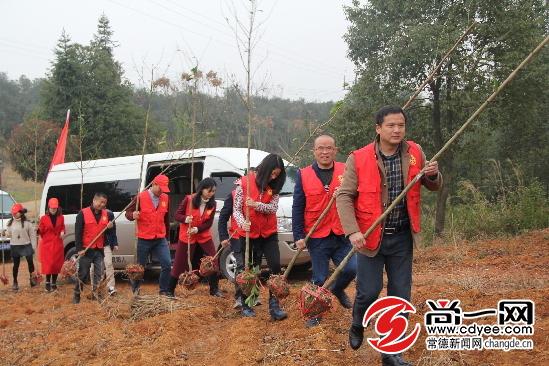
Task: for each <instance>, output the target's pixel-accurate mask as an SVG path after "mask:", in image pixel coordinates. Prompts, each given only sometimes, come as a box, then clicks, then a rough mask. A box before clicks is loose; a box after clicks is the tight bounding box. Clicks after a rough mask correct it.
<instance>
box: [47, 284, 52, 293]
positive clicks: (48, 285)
mask: <svg viewBox="0 0 549 366" xmlns="http://www.w3.org/2000/svg"><path fill="white" fill-rule="evenodd" d="M46 292H51V283H49V282H46Z"/></svg>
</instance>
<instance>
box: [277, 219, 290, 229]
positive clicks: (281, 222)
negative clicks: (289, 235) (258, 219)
mask: <svg viewBox="0 0 549 366" xmlns="http://www.w3.org/2000/svg"><path fill="white" fill-rule="evenodd" d="M276 220H277V223H278V231H288V232H292V219H291V218H290V217H277V218H276Z"/></svg>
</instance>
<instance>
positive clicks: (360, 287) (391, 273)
mask: <svg viewBox="0 0 549 366" xmlns="http://www.w3.org/2000/svg"><path fill="white" fill-rule="evenodd" d="M412 259H413V240H412V233H411V232H410V230H405V231H402V232H400V233H397V234H393V235H383V239H382V241H381V246H380V248H379V252H378V253H377V254H376V255H375V256H374V257H368V256H366V255H364V254H360V253H358V254H357V264H358V271H357V275H356V297H355V303H354V306H353V325H354V326H357V327H362V319H363V318H364V314H365V313H366V310H367V309H368V308H369V307H370V305H372V303H373V302H374V301H376V300H377V298H378V296H379V293H380V292H381V289H382V288H383V268H385V271H386V272H387V296H397V297H400V298H402V299H405V300H408V301H409V300H410V294H411V290H412ZM404 315H407V314H404Z"/></svg>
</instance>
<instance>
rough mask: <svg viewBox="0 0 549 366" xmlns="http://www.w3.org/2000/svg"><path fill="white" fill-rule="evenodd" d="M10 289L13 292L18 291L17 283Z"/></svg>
mask: <svg viewBox="0 0 549 366" xmlns="http://www.w3.org/2000/svg"><path fill="white" fill-rule="evenodd" d="M11 289H12V290H13V291H19V284H18V283H17V282H14V283H13V285H12V286H11Z"/></svg>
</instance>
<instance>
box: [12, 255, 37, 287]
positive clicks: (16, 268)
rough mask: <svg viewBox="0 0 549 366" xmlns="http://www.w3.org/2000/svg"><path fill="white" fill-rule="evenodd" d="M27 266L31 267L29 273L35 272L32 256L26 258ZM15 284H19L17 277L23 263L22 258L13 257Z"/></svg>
mask: <svg viewBox="0 0 549 366" xmlns="http://www.w3.org/2000/svg"><path fill="white" fill-rule="evenodd" d="M25 259H26V260H27V265H28V266H29V273H32V272H34V262H33V261H32V255H29V256H26V257H25ZM12 260H13V268H12V272H13V282H17V275H18V274H19V264H20V263H21V257H13V258H12Z"/></svg>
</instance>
